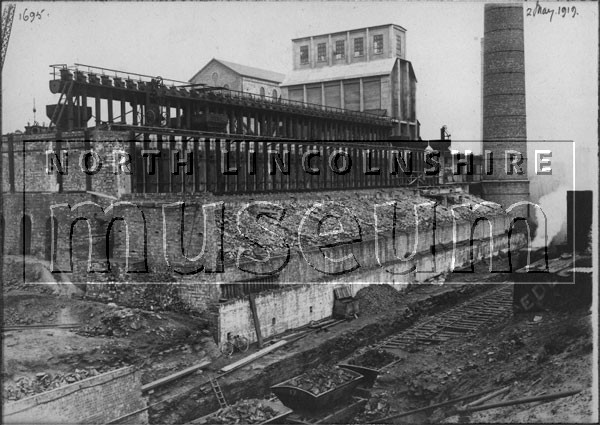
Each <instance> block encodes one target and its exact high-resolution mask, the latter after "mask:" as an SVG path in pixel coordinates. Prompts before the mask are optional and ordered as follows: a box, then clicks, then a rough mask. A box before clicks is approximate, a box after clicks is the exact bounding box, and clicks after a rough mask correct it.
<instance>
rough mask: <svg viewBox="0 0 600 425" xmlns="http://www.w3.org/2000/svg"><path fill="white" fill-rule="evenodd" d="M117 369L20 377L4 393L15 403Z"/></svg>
mask: <svg viewBox="0 0 600 425" xmlns="http://www.w3.org/2000/svg"><path fill="white" fill-rule="evenodd" d="M114 369H116V368H112V367H107V366H102V367H99V368H93V367H88V368H83V369H75V371H74V372H71V373H65V374H58V373H57V374H54V375H52V374H49V373H44V372H40V373H37V374H36V375H35V378H33V377H32V378H27V377H25V376H22V377H19V378H17V379H16V380H15V384H14V385H8V384H7V385H6V386H5V387H4V391H3V393H2V395H3V398H4V400H8V401H15V400H20V399H22V398H25V397H29V396H32V395H34V394H39V393H43V392H46V391H50V390H53V389H55V388H58V387H62V386H64V385H69V384H72V383H74V382H77V381H81V380H83V379H86V378H90V377H92V376H96V375H100V374H102V373H106V372H109V371H111V370H114Z"/></svg>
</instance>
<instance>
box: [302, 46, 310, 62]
mask: <svg viewBox="0 0 600 425" xmlns="http://www.w3.org/2000/svg"><path fill="white" fill-rule="evenodd" d="M300 63H301V64H302V65H305V64H307V63H308V46H300Z"/></svg>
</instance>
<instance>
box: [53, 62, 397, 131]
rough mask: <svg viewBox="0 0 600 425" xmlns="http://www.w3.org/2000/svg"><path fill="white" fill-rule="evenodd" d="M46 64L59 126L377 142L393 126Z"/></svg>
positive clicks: (311, 107)
mask: <svg viewBox="0 0 600 425" xmlns="http://www.w3.org/2000/svg"><path fill="white" fill-rule="evenodd" d="M51 67H52V69H53V72H52V77H53V78H52V80H51V81H50V90H51V91H52V93H55V94H60V99H59V102H58V104H57V105H48V106H47V115H48V117H49V118H50V119H51V121H52V123H53V125H55V126H56V127H57V128H58V129H62V130H73V129H81V128H86V127H87V125H88V124H87V123H88V121H89V120H90V119H91V118H92V117H94V120H95V123H93V125H95V126H96V127H99V126H102V125H110V126H111V127H112V128H115V129H123V130H130V131H134V132H137V133H149V134H153V133H154V134H160V133H164V132H165V131H166V130H168V131H169V132H170V133H171V134H173V133H174V132H175V133H177V134H178V135H182V136H183V135H189V136H193V135H194V134H197V132H211V133H215V134H217V133H218V134H229V135H243V136H244V137H245V138H246V137H250V138H251V137H260V138H261V139H264V138H276V139H293V140H385V139H387V138H388V137H389V136H390V135H391V131H392V128H393V127H394V125H397V121H396V120H395V119H393V118H391V117H386V116H380V115H375V114H370V113H366V112H356V111H350V110H345V109H340V108H335V107H329V106H322V105H315V104H309V103H303V102H297V101H291V100H287V99H273V98H269V97H265V96H260V95H255V94H251V93H244V92H238V91H234V90H229V89H224V88H216V87H207V86H203V85H190V84H182V83H183V82H180V81H175V80H166V79H162V78H161V77H151V76H147V75H142V74H135V73H127V72H123V71H117V70H109V69H106V68H99V67H93V66H89V65H80V64H76V65H75V66H71V67H68V66H66V65H52V66H51Z"/></svg>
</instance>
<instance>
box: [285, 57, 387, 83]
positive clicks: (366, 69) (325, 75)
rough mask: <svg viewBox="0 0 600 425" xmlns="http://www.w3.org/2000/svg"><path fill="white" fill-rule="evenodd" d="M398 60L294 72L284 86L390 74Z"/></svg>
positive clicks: (382, 60)
mask: <svg viewBox="0 0 600 425" xmlns="http://www.w3.org/2000/svg"><path fill="white" fill-rule="evenodd" d="M395 63H396V58H388V59H378V60H374V61H370V62H359V63H353V64H350V65H334V66H325V67H323V68H310V69H301V70H297V71H292V72H291V73H290V74H288V75H286V77H285V80H283V83H281V85H282V86H295V85H297V84H310V83H317V82H321V81H335V80H346V79H349V78H360V77H368V76H375V75H383V74H389V73H390V72H392V69H393V68H394V64H395Z"/></svg>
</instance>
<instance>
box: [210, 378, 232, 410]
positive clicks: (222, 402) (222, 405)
mask: <svg viewBox="0 0 600 425" xmlns="http://www.w3.org/2000/svg"><path fill="white" fill-rule="evenodd" d="M210 386H211V387H212V389H213V391H214V392H215V395H216V396H217V401H218V402H219V407H220V408H221V409H223V408H225V407H227V406H228V404H227V400H225V396H224V395H223V390H221V386H220V385H219V383H218V382H217V380H216V379H214V378H210Z"/></svg>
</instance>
